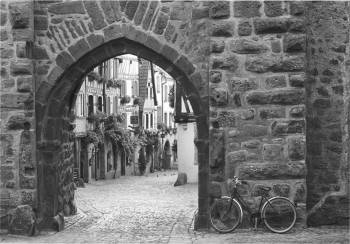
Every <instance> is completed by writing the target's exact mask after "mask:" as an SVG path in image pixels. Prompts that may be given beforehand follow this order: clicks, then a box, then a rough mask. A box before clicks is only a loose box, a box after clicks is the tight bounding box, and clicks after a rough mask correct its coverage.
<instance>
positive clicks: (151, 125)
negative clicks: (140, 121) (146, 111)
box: [150, 113, 153, 128]
mask: <svg viewBox="0 0 350 244" xmlns="http://www.w3.org/2000/svg"><path fill="white" fill-rule="evenodd" d="M150 127H151V128H153V113H152V114H151V122H150Z"/></svg>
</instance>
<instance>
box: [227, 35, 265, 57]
mask: <svg viewBox="0 0 350 244" xmlns="http://www.w3.org/2000/svg"><path fill="white" fill-rule="evenodd" d="M268 49H269V48H268V46H266V45H265V44H264V43H261V42H259V41H254V40H252V39H246V38H240V39H236V40H233V41H232V42H231V44H230V50H231V51H232V52H235V53H239V54H254V53H263V52H266V51H267V50H268Z"/></svg>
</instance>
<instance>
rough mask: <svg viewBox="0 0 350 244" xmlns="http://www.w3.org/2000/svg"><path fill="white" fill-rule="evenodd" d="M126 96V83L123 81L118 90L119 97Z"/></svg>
mask: <svg viewBox="0 0 350 244" xmlns="http://www.w3.org/2000/svg"><path fill="white" fill-rule="evenodd" d="M125 95H126V83H125V80H122V86H121V89H120V96H121V97H124V96H125Z"/></svg>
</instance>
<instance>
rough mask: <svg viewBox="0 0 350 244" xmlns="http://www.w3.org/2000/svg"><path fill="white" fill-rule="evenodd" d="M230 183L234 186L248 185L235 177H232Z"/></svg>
mask: <svg viewBox="0 0 350 244" xmlns="http://www.w3.org/2000/svg"><path fill="white" fill-rule="evenodd" d="M232 182H233V183H235V185H242V184H245V185H248V182H247V181H245V180H240V179H238V177H237V176H234V177H233V179H232Z"/></svg>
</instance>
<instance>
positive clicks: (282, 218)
mask: <svg viewBox="0 0 350 244" xmlns="http://www.w3.org/2000/svg"><path fill="white" fill-rule="evenodd" d="M261 218H262V219H263V220H264V223H265V225H266V227H267V228H268V229H269V230H271V231H272V232H275V233H280V234H282V233H286V232H287V231H289V230H290V229H292V228H293V226H294V224H295V221H296V219H297V213H296V210H295V207H294V204H293V203H292V202H291V201H290V200H289V199H288V198H285V197H273V198H270V199H269V200H267V201H266V202H265V204H264V206H263V207H262V211H261Z"/></svg>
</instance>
